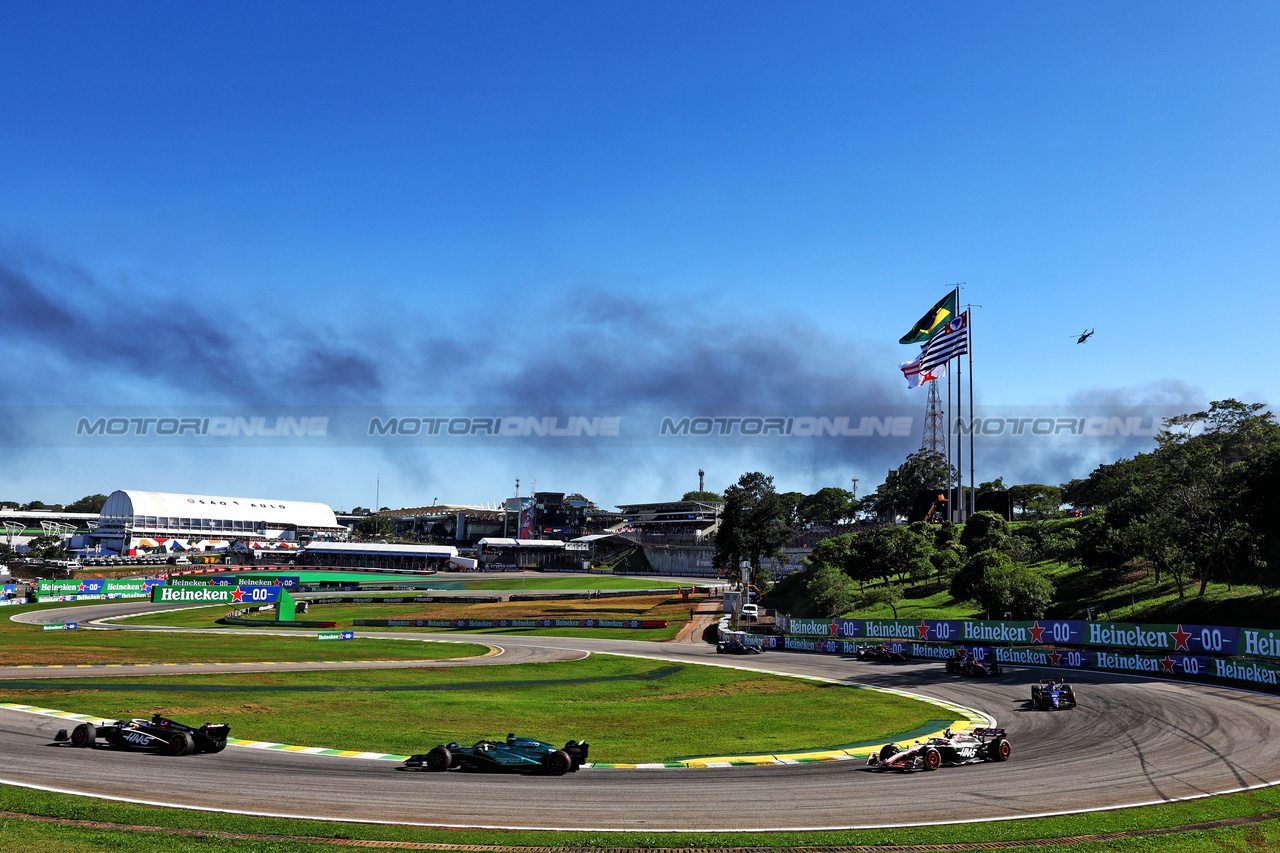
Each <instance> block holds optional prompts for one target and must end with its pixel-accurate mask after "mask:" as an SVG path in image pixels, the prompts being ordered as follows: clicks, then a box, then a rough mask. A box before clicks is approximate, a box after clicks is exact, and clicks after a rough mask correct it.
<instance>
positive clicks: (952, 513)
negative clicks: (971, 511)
mask: <svg viewBox="0 0 1280 853" xmlns="http://www.w3.org/2000/svg"><path fill="white" fill-rule="evenodd" d="M934 381H935V382H937V381H938V380H936V379H935V380H934ZM954 411H955V410H954V409H953V408H952V407H951V371H950V370H948V371H947V491H948V492H949V491H951V485H950V483H951V415H952V414H953V413H954ZM947 518H948V519H949V520H950V521H951V522H952V523H953V524H954V523H955V520H956V508H955V504H954V503H953V502H952V500H951V496H950V495H948V496H947Z"/></svg>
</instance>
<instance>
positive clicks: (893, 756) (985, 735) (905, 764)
mask: <svg viewBox="0 0 1280 853" xmlns="http://www.w3.org/2000/svg"><path fill="white" fill-rule="evenodd" d="M1009 752H1010V748H1009V741H1008V739H1007V738H1005V736H1004V729H974V730H973V731H972V732H955V733H954V734H953V733H952V732H951V731H949V730H948V731H947V733H946V734H945V735H944V736H942V737H931V738H929V739H928V740H926V741H922V742H918V743H915V744H913V745H912V746H909V747H907V748H906V749H899V748H898V746H897V745H896V744H892V743H890V744H886V745H885V746H884V747H882V748H881V749H880V752H879V753H872V754H871V755H870V756H869V757H868V758H867V766H869V767H874V768H875V769H876V770H879V771H884V770H902V771H906V772H910V771H912V770H937V769H938V768H939V767H941V766H942V765H944V764H951V765H958V764H977V763H979V762H982V761H1006V760H1007V759H1008V758H1009Z"/></svg>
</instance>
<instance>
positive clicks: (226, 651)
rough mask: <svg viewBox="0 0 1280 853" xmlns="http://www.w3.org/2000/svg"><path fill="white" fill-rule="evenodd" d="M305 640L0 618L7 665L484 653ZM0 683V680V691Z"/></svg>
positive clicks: (214, 612)
mask: <svg viewBox="0 0 1280 853" xmlns="http://www.w3.org/2000/svg"><path fill="white" fill-rule="evenodd" d="M57 606H58V605H53V604H27V605H22V606H19V607H12V608H5V610H6V611H7V612H5V613H4V614H3V616H13V615H16V614H17V613H22V612H24V611H29V610H48V609H50V608H53V607H57ZM77 606H79V605H76V604H68V605H66V609H68V610H69V611H71V612H69V613H68V614H67V617H66V618H67V621H68V622H74V621H76V616H75V612H74V611H75V608H76V607H77ZM199 609H200V610H201V611H204V612H203V616H202V618H203V620H204V622H203V624H205V625H210V624H212V620H213V619H216V618H217V617H218V616H221V615H223V613H224V612H225V610H223V609H221V608H215V609H208V608H199ZM309 633H310V636H305V637H259V636H251V635H243V634H241V635H236V634H234V633H231V632H218V633H212V632H211V633H210V635H209V636H202V635H200V634H168V633H163V632H156V631H149V632H142V631H87V630H75V631H44V630H41V627H40V626H39V625H27V624H25V623H21V622H13V621H11V620H9V619H7V618H2V617H0V647H3V649H4V654H3V661H4V665H5V666H50V665H54V664H58V665H62V666H75V665H92V664H147V663H155V662H157V661H163V662H165V663H256V662H258V661H290V662H297V663H302V662H308V661H333V660H440V659H442V658H462V657H475V656H477V655H483V654H485V653H486V652H487V651H488V649H487V648H485V647H484V646H478V645H474V644H470V643H415V642H405V641H403V640H365V639H362V640H359V641H357V642H350V641H348V642H337V643H335V642H326V643H322V642H319V641H317V640H316V638H315V630H314V629H311V630H310V632H309ZM2 687H3V682H0V689H2Z"/></svg>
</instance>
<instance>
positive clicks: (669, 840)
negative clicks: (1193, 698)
mask: <svg viewBox="0 0 1280 853" xmlns="http://www.w3.org/2000/svg"><path fill="white" fill-rule="evenodd" d="M677 772H683V771H677ZM689 772H697V771H689ZM1277 809H1280V790H1277V789H1275V788H1272V789H1264V790H1261V791H1253V792H1249V793H1244V794H1230V795H1226V796H1220V797H1208V798H1205V799H1203V800H1197V801H1194V802H1190V803H1175V804H1170V805H1164V806H1150V807H1147V808H1141V809H1121V810H1118V811H1113V812H1097V813H1091V814H1084V815H1072V816H1068V817H1059V818H1040V819H1036V820H1013V821H1000V822H992V823H984V824H965V825H953V826H932V827H912V828H907V829H877V830H863V831H847V832H778V833H750V832H744V833H680V832H672V833H657V832H619V833H601V832H590V833H588V832H534V831H502V830H450V829H420V828H413V827H403V826H386V825H375V826H371V825H364V824H353V823H341V822H334V821H298V820H282V819H273V818H254V817H236V818H234V827H229V826H228V819H227V817H226V816H224V815H220V814H217V813H204V812H192V811H182V810H179V809H163V808H157V807H152V806H135V805H129V804H123V803H112V802H109V801H105V800H99V799H94V798H90V797H73V796H69V795H66V794H54V793H48V792H45V791H34V790H28V789H25V788H17V787H13V786H9V785H0V810H5V811H11V812H15V813H19V814H29V815H42V816H50V817H59V818H70V819H75V820H82V821H103V822H109V823H114V824H125V825H131V826H139V827H180V828H182V829H187V830H193V831H196V832H200V831H204V832H209V833H214V832H225V831H227V830H228V829H229V828H231V829H232V831H234V832H237V833H253V834H259V835H265V836H270V837H271V838H270V840H239V839H237V840H230V839H218V838H181V837H174V836H166V835H157V834H153V833H147V832H142V831H128V830H121V829H99V828H89V827H76V826H53V825H48V824H38V823H29V822H26V821H21V820H12V819H11V820H4V821H0V849H4V850H39V851H41V853H101V851H106V850H111V851H118V853H135V851H136V853H152V851H157V850H159V851H170V853H172V851H180V852H181V853H185V851H199V853H232V851H235V853H320V851H333V850H334V849H335V847H334V846H333V845H331V844H309V843H306V842H305V841H298V840H296V839H297V838H317V839H326V838H328V839H332V838H343V839H361V840H367V841H374V842H384V843H395V842H400V843H407V844H451V845H504V846H509V847H517V846H519V847H558V848H563V849H566V850H584V849H585V850H590V849H595V848H614V849H619V848H628V847H630V848H668V849H671V848H676V849H678V848H693V849H698V848H704V849H705V848H711V849H714V848H758V849H788V848H792V849H794V848H799V847H809V848H813V847H851V846H854V845H885V846H887V845H903V846H906V845H918V846H924V845H942V844H964V843H968V844H975V843H1000V844H1002V845H1003V844H1005V843H1009V842H1015V843H1016V842H1017V841H1030V840H1033V839H1054V838H1069V837H1073V836H1080V835H1088V834H1094V833H1109V832H1125V831H1135V830H1136V831H1143V830H1151V829H1159V828H1177V827H1181V826H1186V825H1190V824H1196V823H1200V822H1207V821H1214V820H1223V819H1230V818H1237V817H1241V816H1246V815H1253V814H1260V813H1267V812H1271V811H1274V810H1277ZM337 849H341V848H337ZM1001 849H1003V850H1015V851H1031V850H1040V851H1043V850H1045V849H1046V848H1045V847H1043V846H1036V847H1029V846H1019V847H1003V846H1002V847H1001ZM1065 849H1068V850H1071V851H1078V853H1104V851H1106V853H1111V851H1114V853H1128V851H1137V853H1183V851H1187V853H1222V851H1241V853H1244V851H1262V850H1276V849H1280V821H1276V820H1268V821H1265V822H1262V823H1258V824H1255V825H1252V826H1243V827H1236V828H1227V829H1213V830H1203V831H1197V832H1177V833H1172V834H1168V835H1158V836H1147V837H1143V838H1120V839H1115V840H1111V841H1103V842H1095V843H1088V844H1077V845H1071V846H1070V847H1066V848H1065Z"/></svg>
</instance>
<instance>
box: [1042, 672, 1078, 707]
mask: <svg viewBox="0 0 1280 853" xmlns="http://www.w3.org/2000/svg"><path fill="white" fill-rule="evenodd" d="M1031 705H1032V707H1033V708H1036V709H1037V710H1041V711H1053V710H1056V709H1058V708H1074V707H1075V706H1076V691H1075V689H1074V688H1073V687H1072V686H1071V685H1070V684H1067V682H1065V681H1060V680H1058V679H1056V678H1045V679H1041V681H1040V683H1039V684H1033V685H1031Z"/></svg>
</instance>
